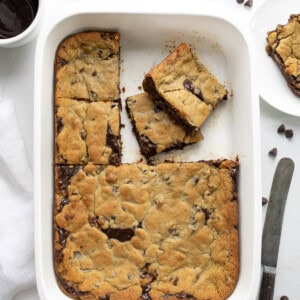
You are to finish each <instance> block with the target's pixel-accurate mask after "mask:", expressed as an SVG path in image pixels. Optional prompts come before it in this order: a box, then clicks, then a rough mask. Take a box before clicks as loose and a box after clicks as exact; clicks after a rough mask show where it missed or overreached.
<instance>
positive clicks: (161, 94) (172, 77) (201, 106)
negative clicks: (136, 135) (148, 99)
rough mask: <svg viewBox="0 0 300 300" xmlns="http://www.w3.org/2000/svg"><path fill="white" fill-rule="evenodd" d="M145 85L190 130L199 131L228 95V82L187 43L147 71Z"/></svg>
mask: <svg viewBox="0 0 300 300" xmlns="http://www.w3.org/2000/svg"><path fill="white" fill-rule="evenodd" d="M143 88H144V90H145V91H146V92H148V93H149V94H151V96H152V97H153V100H154V101H155V102H156V103H159V104H160V105H161V106H163V107H164V109H166V110H167V111H168V112H169V114H170V115H171V116H172V117H173V118H174V119H175V120H176V121H177V122H178V123H179V124H181V125H182V126H184V127H185V128H186V130H189V131H197V130H198V129H199V127H200V126H201V124H202V123H203V122H204V121H205V120H206V118H207V117H208V116H209V114H210V113H211V111H212V110H213V109H214V107H215V106H216V105H217V104H218V103H219V102H220V101H222V100H224V99H227V91H226V89H225V88H224V86H223V85H222V84H221V83H220V82H219V81H218V80H217V79H216V78H215V76H213V75H212V74H211V73H210V72H209V71H208V70H207V68H206V67H205V66H204V65H203V64H202V63H200V62H199V61H198V59H197V58H196V56H195V55H194V54H193V53H192V52H191V49H190V48H189V47H188V46H187V45H186V44H184V43H182V44H180V45H179V46H178V47H177V48H176V49H175V50H174V51H173V52H172V53H171V54H170V55H169V56H167V57H166V58H165V59H164V60H163V61H162V62H161V63H159V64H158V65H157V66H155V67H153V68H152V69H151V70H150V71H149V72H148V73H147V74H146V76H145V78H144V81H143Z"/></svg>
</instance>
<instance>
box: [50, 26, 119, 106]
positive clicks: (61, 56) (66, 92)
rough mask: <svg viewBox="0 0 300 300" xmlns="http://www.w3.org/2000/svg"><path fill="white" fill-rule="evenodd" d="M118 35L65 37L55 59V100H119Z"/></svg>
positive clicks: (105, 33) (98, 34) (85, 34)
mask: <svg viewBox="0 0 300 300" xmlns="http://www.w3.org/2000/svg"><path fill="white" fill-rule="evenodd" d="M119 80H120V79H119V33H115V32H112V33H110V32H93V31H91V32H81V33H77V34H74V35H72V36H70V37H67V38H66V39H65V40H64V41H63V42H62V43H61V44H60V45H59V47H58V50H57V53H56V57H55V98H69V99H78V100H86V101H112V100H117V99H119V98H120V91H119Z"/></svg>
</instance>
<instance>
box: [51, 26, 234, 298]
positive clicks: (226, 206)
mask: <svg viewBox="0 0 300 300" xmlns="http://www.w3.org/2000/svg"><path fill="white" fill-rule="evenodd" d="M174 53H175V54H174ZM174 53H173V54H171V55H170V56H169V57H168V58H167V59H166V60H165V61H164V62H162V63H161V64H160V65H159V66H158V67H157V68H154V69H153V70H154V71H150V72H149V73H148V74H147V75H146V79H145V81H144V88H145V89H146V90H147V89H148V90H149V91H150V92H152V93H154V95H153V94H152V96H151V97H150V96H149V94H146V93H141V94H139V95H134V96H131V97H128V99H127V100H126V109H127V112H128V115H129V117H130V119H131V121H132V123H133V126H134V129H135V133H136V135H137V139H138V141H139V144H140V147H141V151H142V153H143V154H144V155H145V157H146V158H147V159H149V158H150V157H151V156H153V155H155V154H157V153H160V152H163V151H167V150H170V149H176V148H182V147H183V146H185V145H188V144H191V143H194V142H197V141H200V140H202V138H203V137H202V135H201V132H200V130H199V126H200V125H201V124H202V123H203V122H204V120H205V119H206V118H207V116H208V115H209V113H210V112H211V111H212V109H213V108H214V106H215V105H216V104H217V103H218V102H220V101H221V100H222V99H226V97H227V91H226V90H225V89H224V87H223V86H222V85H221V84H220V83H219V82H218V81H217V80H216V79H215V77H214V76H213V75H211V74H210V73H209V72H208V71H207V69H206V68H205V67H204V66H202V65H201V64H200V63H199V62H198V61H197V60H196V58H195V57H194V55H193V54H192V53H191V52H190V49H189V48H187V46H186V45H185V44H182V45H180V46H179V47H178V48H177V49H176V50H175V51H174ZM169 64H170V65H169ZM174 65H176V68H175V69H174ZM187 66H189V67H188V70H189V71H187ZM190 67H191V68H190ZM157 70H160V72H156V71H157ZM156 75H157V77H156ZM168 76H169V77H168ZM166 78H169V79H170V82H169V83H166V86H164V83H163V82H165V80H166ZM152 81H153V82H152ZM119 82H120V78H119V34H118V33H110V32H96V31H93V32H82V33H77V34H74V35H72V36H70V37H68V38H66V39H65V40H64V41H63V42H62V43H61V44H60V46H59V48H58V51H57V55H56V58H55V96H54V104H55V118H54V123H55V134H54V140H55V157H54V162H55V165H54V182H55V188H54V194H55V197H54V198H55V199H54V215H53V238H54V245H53V248H54V269H55V274H56V277H57V282H58V285H59V286H60V288H61V289H62V291H63V292H64V293H65V294H66V295H68V296H70V297H71V298H73V299H81V300H94V299H95V300H121V299H126V300H131V299H132V300H133V299H136V300H138V299H139V300H140V299H144V300H151V299H152V300H162V299H164V300H165V299H168V300H173V299H174V300H175V299H190V300H191V299H192V300H193V299H197V300H204V299H205V300H207V299H211V300H212V299H225V298H227V297H228V296H229V295H230V294H231V293H232V291H233V290H234V287H235V285H236V282H237V278H238V270H239V246H238V244H239V242H238V197H237V195H238V193H237V178H238V176H237V174H238V161H232V160H226V159H223V160H216V161H197V162H176V163H175V162H164V163H160V164H157V165H150V164H143V163H132V164H122V163H121V138H120V127H121V125H120V124H121V123H120V109H121V102H120V99H119V97H120V93H119ZM152 83H155V84H156V83H157V84H158V85H157V86H158V87H159V88H158V89H157V90H156V89H155V90H153V89H152ZM177 86H178V87H179V88H178V89H177ZM169 88H171V91H172V93H171V94H172V95H177V94H178V93H179V94H180V95H185V94H186V93H188V96H187V102H186V103H185V105H186V106H187V110H188V111H189V113H190V117H191V118H192V119H193V118H194V119H195V120H196V123H193V122H190V123H189V121H190V119H189V116H188V115H186V118H185V119H184V118H183V119H182V118H181V117H180V118H178V116H177V115H176V114H173V113H170V107H171V106H168V105H165V103H164V101H165V99H169V98H168V96H166V94H168V93H169V91H168V89H169ZM161 91H162V92H161ZM177 92H178V93H177ZM158 93H162V94H160V95H163V96H164V100H161V99H160V98H158V97H157V95H158ZM171 94H170V95H171ZM159 97H161V96H159ZM180 97H181V96H180ZM195 97H196V100H197V103H194V102H193V101H194V100H195ZM175 98H176V97H175ZM175 98H172V99H175ZM178 99H179V98H178ZM180 99H181V98H180ZM199 103H200V107H198V104H199ZM175 106H176V103H175V104H174V107H175ZM175 110H176V112H178V111H180V109H175ZM175 110H174V111H175ZM198 113H200V119H201V120H200V121H199V118H198V117H199V116H198V115H197V114H198ZM178 120H179V122H178ZM197 122H198V123H197Z"/></svg>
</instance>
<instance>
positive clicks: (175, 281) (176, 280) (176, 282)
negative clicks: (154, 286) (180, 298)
mask: <svg viewBox="0 0 300 300" xmlns="http://www.w3.org/2000/svg"><path fill="white" fill-rule="evenodd" d="M177 284H178V277H177V276H176V278H175V279H174V281H173V285H175V286H176V285H177Z"/></svg>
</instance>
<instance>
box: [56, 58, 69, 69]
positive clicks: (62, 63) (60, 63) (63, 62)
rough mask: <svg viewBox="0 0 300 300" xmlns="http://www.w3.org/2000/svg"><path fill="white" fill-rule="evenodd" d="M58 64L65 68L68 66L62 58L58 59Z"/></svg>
mask: <svg viewBox="0 0 300 300" xmlns="http://www.w3.org/2000/svg"><path fill="white" fill-rule="evenodd" d="M56 62H57V64H59V65H60V66H61V67H63V66H64V65H66V64H67V63H68V62H67V61H66V60H64V59H62V58H57V60H56Z"/></svg>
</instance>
